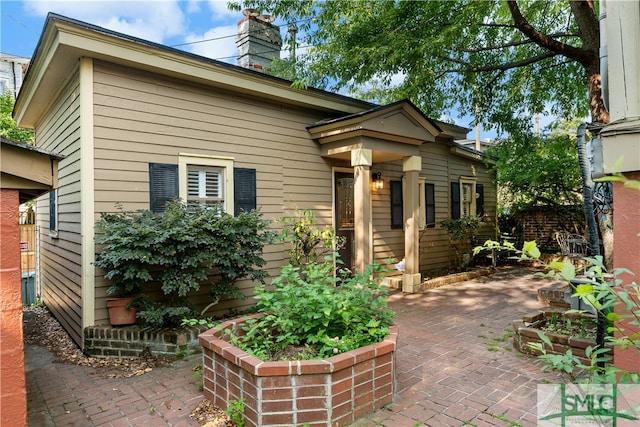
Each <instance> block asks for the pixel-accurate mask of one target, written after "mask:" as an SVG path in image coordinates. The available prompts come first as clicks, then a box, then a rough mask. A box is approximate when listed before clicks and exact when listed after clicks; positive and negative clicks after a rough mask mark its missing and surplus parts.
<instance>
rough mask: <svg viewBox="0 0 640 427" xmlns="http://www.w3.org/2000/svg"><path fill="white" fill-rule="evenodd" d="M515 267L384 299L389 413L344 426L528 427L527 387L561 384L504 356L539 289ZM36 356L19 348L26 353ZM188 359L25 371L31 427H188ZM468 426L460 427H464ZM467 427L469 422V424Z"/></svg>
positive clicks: (520, 359) (531, 416) (192, 401)
mask: <svg viewBox="0 0 640 427" xmlns="http://www.w3.org/2000/svg"><path fill="white" fill-rule="evenodd" d="M548 283H549V282H548V281H547V280H545V279H541V278H537V277H534V276H533V274H532V272H531V271H526V270H523V269H520V268H518V269H506V270H500V271H499V272H497V273H496V274H494V275H491V276H485V277H482V278H479V279H474V280H469V281H466V282H461V283H456V284H451V285H447V286H444V287H441V288H438V289H433V290H430V291H428V292H427V293H425V294H412V295H405V294H402V293H399V292H396V293H394V294H393V295H392V296H391V297H390V304H391V306H392V307H393V308H394V309H395V310H396V311H397V313H398V316H397V318H396V324H397V325H398V326H399V327H400V335H399V340H398V351H397V379H398V383H397V393H396V396H395V400H394V403H393V405H390V406H389V407H388V408H387V409H382V410H380V411H377V412H376V413H374V414H373V415H371V416H369V417H366V418H364V419H360V420H359V421H357V422H356V423H354V424H353V426H356V427H369V426H387V427H403V426H408V427H413V426H416V425H423V426H434V427H441V426H443V427H444V426H463V425H476V426H507V425H508V422H505V421H503V420H500V418H502V419H507V420H510V421H514V422H517V423H519V424H521V425H522V426H524V427H529V426H535V425H536V416H535V407H536V386H537V384H539V383H541V382H542V381H543V380H545V381H551V382H560V380H559V379H558V377H557V376H556V375H554V374H543V373H541V372H540V365H539V362H538V361H537V360H536V359H535V358H532V357H529V356H523V355H521V354H519V353H518V352H516V351H512V344H511V338H510V337H509V336H508V333H509V331H511V322H512V321H513V320H514V319H518V318H522V316H523V315H525V314H527V313H531V312H533V311H535V309H537V308H541V307H542V306H541V305H540V303H539V302H538V300H537V295H536V291H537V289H538V288H539V287H541V286H544V285H547V284H548ZM35 350H37V349H33V348H29V349H27V362H28V360H29V357H30V356H29V354H30V353H33V352H34V351H35ZM199 363H201V357H198V356H190V357H188V358H186V359H184V360H180V361H177V362H174V363H173V364H172V366H169V367H161V368H156V369H154V370H153V371H152V372H149V373H147V374H145V375H143V376H139V377H132V378H128V379H123V378H118V379H107V378H104V375H101V374H100V371H99V370H97V369H95V368H90V367H84V366H74V365H62V364H57V363H51V364H48V365H46V366H45V367H43V368H39V369H34V370H29V371H28V372H27V391H28V396H27V399H28V405H29V408H28V421H29V425H30V426H34V427H35V426H37V427H41V426H197V425H198V424H197V423H196V422H194V421H192V420H190V419H189V413H190V412H191V410H192V409H193V408H195V406H196V405H197V404H198V403H199V402H200V401H201V400H202V392H201V391H199V390H198V389H197V388H196V386H195V384H194V379H193V372H192V369H193V367H194V366H195V365H196V364H199ZM465 423H467V424H465ZM469 423H471V424H469Z"/></svg>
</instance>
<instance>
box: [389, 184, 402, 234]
mask: <svg viewBox="0 0 640 427" xmlns="http://www.w3.org/2000/svg"><path fill="white" fill-rule="evenodd" d="M389 184H390V186H391V228H392V229H398V228H402V226H403V223H404V218H403V206H402V181H390V182H389Z"/></svg>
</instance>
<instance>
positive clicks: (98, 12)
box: [0, 0, 496, 139]
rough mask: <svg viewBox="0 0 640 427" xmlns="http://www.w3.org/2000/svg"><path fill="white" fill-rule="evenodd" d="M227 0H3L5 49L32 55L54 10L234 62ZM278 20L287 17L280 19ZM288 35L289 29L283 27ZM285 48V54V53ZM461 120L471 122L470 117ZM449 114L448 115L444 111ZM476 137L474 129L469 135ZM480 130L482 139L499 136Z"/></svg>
mask: <svg viewBox="0 0 640 427" xmlns="http://www.w3.org/2000/svg"><path fill="white" fill-rule="evenodd" d="M227 2H228V0H136V1H118V0H20V1H19V0H0V11H1V18H2V20H1V32H0V51H1V52H2V53H5V54H11V55H17V56H21V57H25V58H31V56H32V55H33V53H34V51H35V48H36V45H37V43H38V39H39V37H40V33H41V32H42V29H43V26H44V22H45V19H46V16H47V13H49V12H54V13H57V14H60V15H64V16H67V17H69V18H73V19H78V20H80V21H84V22H88V23H90V24H93V25H97V26H100V27H104V28H107V29H109V30H112V31H117V32H121V33H125V34H128V35H132V36H135V37H139V38H142V39H145V40H150V41H153V42H156V43H161V44H163V45H166V46H171V47H176V48H178V49H182V50H185V51H188V52H191V53H195V54H198V55H202V56H205V57H208V58H212V59H217V60H220V61H224V62H227V63H229V64H233V65H235V63H236V53H237V50H236V45H235V34H236V30H237V23H238V21H240V20H241V19H242V18H243V15H242V12H237V11H230V10H229V9H228V8H227ZM274 24H275V25H282V24H284V22H281V21H278V20H276V21H275V22H274ZM282 35H283V37H284V36H285V34H284V30H283V31H282ZM285 56H286V53H285V54H283V57H285ZM449 117H452V118H453V119H454V120H455V121H456V124H458V125H460V126H465V127H472V125H471V123H472V122H473V119H472V118H470V117H462V118H458V117H457V114H456V112H452V113H451V114H450V115H449ZM440 119H445V117H440ZM467 136H468V137H469V138H472V139H473V138H475V129H472V130H471V131H470V132H469V134H468V135H467ZM495 136H496V135H495V132H492V131H490V130H489V131H487V130H481V139H485V138H495Z"/></svg>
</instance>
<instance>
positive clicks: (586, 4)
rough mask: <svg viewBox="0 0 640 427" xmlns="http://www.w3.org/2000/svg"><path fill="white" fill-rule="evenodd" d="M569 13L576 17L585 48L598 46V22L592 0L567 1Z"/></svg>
mask: <svg viewBox="0 0 640 427" xmlns="http://www.w3.org/2000/svg"><path fill="white" fill-rule="evenodd" d="M569 5H570V6H571V13H572V14H573V16H574V17H575V18H576V23H577V24H578V28H579V29H580V33H581V35H582V42H583V46H584V48H585V49H599V48H600V24H599V22H598V19H597V18H596V15H595V13H594V12H593V1H591V0H588V1H575V0H571V1H570V2H569Z"/></svg>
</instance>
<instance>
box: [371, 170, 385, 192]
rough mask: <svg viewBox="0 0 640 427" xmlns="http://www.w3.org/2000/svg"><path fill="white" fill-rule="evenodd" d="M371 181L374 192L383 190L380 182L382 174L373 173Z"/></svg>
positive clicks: (381, 181)
mask: <svg viewBox="0 0 640 427" xmlns="http://www.w3.org/2000/svg"><path fill="white" fill-rule="evenodd" d="M371 181H372V182H373V188H374V189H375V190H382V189H383V188H384V181H383V180H382V172H375V173H373V174H372V175H371Z"/></svg>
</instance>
